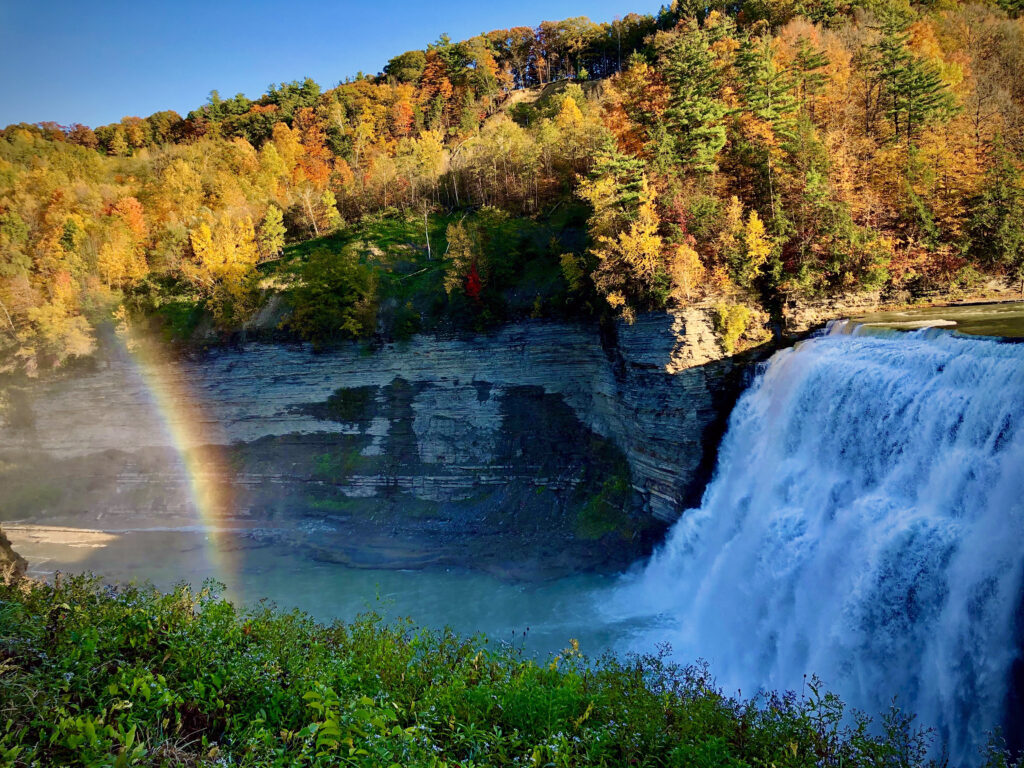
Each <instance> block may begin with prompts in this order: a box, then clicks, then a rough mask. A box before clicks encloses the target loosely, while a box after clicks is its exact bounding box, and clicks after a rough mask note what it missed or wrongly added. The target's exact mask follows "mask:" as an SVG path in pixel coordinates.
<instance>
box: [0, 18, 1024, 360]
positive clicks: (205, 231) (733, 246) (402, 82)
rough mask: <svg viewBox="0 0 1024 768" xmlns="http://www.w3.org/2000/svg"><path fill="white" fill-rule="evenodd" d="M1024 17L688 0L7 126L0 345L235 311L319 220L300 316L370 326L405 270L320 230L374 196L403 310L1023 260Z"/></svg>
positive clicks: (2, 138)
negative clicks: (402, 243) (411, 230)
mask: <svg viewBox="0 0 1024 768" xmlns="http://www.w3.org/2000/svg"><path fill="white" fill-rule="evenodd" d="M1020 12H1021V7H1020V3H1019V2H1017V0H1004V1H1001V2H981V3H973V4H965V3H960V2H956V1H955V0H942V1H940V2H931V3H923V4H907V3H905V2H901V1H900V0H861V1H859V2H852V3H843V2H836V1H835V0H799V1H797V2H793V0H748V2H740V3H711V4H693V3H690V2H686V0H675V1H674V2H673V3H672V5H671V6H666V7H664V8H662V10H661V11H660V12H659V13H658V14H656V15H638V14H628V15H626V16H624V17H623V18H622V19H620V20H617V21H615V22H611V23H606V24H596V23H593V22H591V21H589V20H588V19H586V18H582V17H578V18H571V19H566V20H564V21H560V22H542V23H541V24H540V25H538V26H537V27H526V26H523V27H514V28H511V29H503V30H494V31H491V32H488V33H486V34H481V35H478V36H476V37H474V38H471V39H469V40H463V41H459V42H454V41H452V40H450V39H449V38H448V37H447V36H442V37H441V38H439V39H438V40H437V41H435V42H433V43H431V44H429V45H427V46H426V48H425V49H423V50H416V51H407V52H405V53H401V54H399V55H397V56H395V57H394V58H392V59H390V60H389V61H388V63H387V65H386V66H385V67H384V69H383V72H381V73H380V74H378V75H374V76H363V75H360V76H359V77H357V78H355V79H350V80H348V81H346V82H343V83H341V84H340V85H338V86H337V87H334V88H331V89H327V90H324V89H323V88H321V86H320V85H318V84H317V83H315V82H313V81H312V80H310V79H306V80H303V81H301V82H299V81H297V82H291V83H280V84H276V85H272V86H271V87H269V88H268V89H267V92H266V93H265V94H263V95H262V96H261V97H260V98H258V99H255V100H250V99H248V98H246V97H245V96H244V95H242V94H238V95H236V96H234V97H231V98H227V99H225V98H222V97H221V96H220V95H219V94H218V93H217V92H216V91H213V92H211V94H210V98H209V100H208V101H207V103H205V104H203V105H202V106H200V107H198V108H196V109H195V110H193V111H192V112H190V113H188V114H187V115H185V116H184V117H182V116H180V115H178V114H177V113H175V112H171V111H162V112H157V113H156V114H153V115H150V116H149V117H145V118H141V117H125V118H123V119H122V120H121V121H120V122H118V123H115V124H111V125H106V126H98V127H95V128H89V127H87V126H83V125H77V124H76V125H72V126H60V125H56V124H53V123H42V124H36V125H28V124H18V125H11V126H8V127H7V128H5V129H4V130H3V131H2V132H0V352H2V353H3V355H4V358H5V359H6V360H7V363H6V365H7V366H8V367H11V366H21V367H24V368H27V369H29V370H34V369H36V368H38V367H47V366H54V365H58V364H60V363H61V362H62V361H64V360H66V359H68V358H73V357H76V356H81V355H86V354H89V352H90V351H91V350H92V349H93V347H94V345H95V338H96V332H97V331H96V329H97V328H98V327H100V326H101V325H103V324H104V323H120V324H122V325H123V324H125V323H128V322H129V321H130V320H131V319H132V318H133V317H135V316H138V315H140V314H142V315H146V314H147V313H149V314H152V313H153V312H154V311H155V310H156V309H159V307H160V306H161V305H167V304H168V302H170V303H174V302H178V303H179V304H180V303H181V302H182V301H184V302H190V303H191V304H193V305H195V306H198V307H202V308H203V311H204V312H205V313H206V314H207V316H209V317H210V318H212V322H213V323H214V324H215V325H216V326H217V327H219V328H221V329H231V328H237V327H239V326H240V325H241V324H242V323H244V322H245V321H246V320H248V319H249V318H250V317H251V316H252V315H253V313H254V312H256V311H257V310H258V308H259V307H260V305H261V302H262V301H263V300H264V299H265V296H266V294H267V292H268V291H270V292H273V291H274V290H278V289H279V288H280V286H279V285H278V286H277V288H275V285H274V281H273V280H269V279H268V276H267V275H268V273H270V272H273V269H270V268H268V267H267V265H273V264H274V263H275V262H277V261H279V260H280V256H281V254H282V250H283V249H285V248H286V246H288V247H291V246H290V245H289V244H296V243H301V242H303V241H307V240H310V239H322V238H326V239H324V240H323V243H325V244H326V245H324V246H323V247H319V246H318V247H317V248H316V249H313V250H311V251H310V253H315V254H316V255H315V258H313V259H312V261H311V262H310V261H309V259H307V257H306V256H303V258H302V263H301V264H297V265H296V267H295V269H294V270H292V272H291V273H290V274H291V278H290V280H291V282H288V281H287V280H286V281H284V282H285V284H287V286H288V295H289V297H290V301H292V303H293V304H294V305H295V313H296V318H297V319H296V321H295V322H294V323H293V326H292V327H293V328H294V329H297V332H300V335H302V333H303V332H305V331H303V329H306V330H309V329H315V333H316V336H317V337H318V338H323V337H331V336H332V335H334V336H337V337H338V338H351V337H359V336H365V335H372V334H373V333H375V332H379V330H380V329H379V328H378V327H377V326H376V325H375V322H374V320H373V315H374V302H375V299H374V296H375V295H378V294H380V292H381V291H386V290H391V288H394V286H395V285H397V282H396V281H397V279H398V278H390V277H389V276H388V274H386V273H387V272H389V271H391V270H392V267H391V266H390V265H389V266H388V267H387V268H386V269H385V268H383V267H380V265H379V263H377V262H373V263H371V262H372V259H369V258H368V257H367V255H366V253H363V252H360V253H354V252H353V248H354V246H352V245H351V243H350V244H349V246H346V248H340V249H337V250H336V251H334V252H333V253H334V256H333V257H332V255H331V252H330V248H329V245H330V243H331V242H332V240H331V238H332V237H334V236H336V235H338V234H339V233H344V232H350V233H352V232H356V231H357V230H358V231H360V232H362V231H364V230H365V222H366V221H367V220H368V217H369V218H371V219H372V218H373V217H377V219H376V220H379V219H380V217H385V218H387V217H391V218H394V219H398V220H401V221H404V222H407V223H408V222H415V221H419V222H421V224H420V235H421V236H422V237H421V240H420V241H417V248H421V249H422V253H421V254H419V256H417V259H419V261H417V262H416V263H415V265H414V266H416V267H417V269H419V267H420V265H423V270H425V271H426V272H427V274H428V276H430V275H435V276H436V279H434V280H433V282H430V283H429V286H430V290H432V291H433V292H434V299H433V301H432V303H431V305H430V306H431V307H432V308H433V309H429V310H428V309H424V307H423V306H420V305H419V304H417V302H416V301H414V300H412V299H411V298H410V299H409V300H408V301H405V299H406V298H408V297H407V296H405V295H404V294H403V295H402V296H401V297H400V298H401V300H402V301H400V302H399V305H398V310H395V311H396V312H398V314H400V315H401V322H400V324H401V325H402V327H404V328H410V329H415V328H418V327H420V325H421V321H422V317H421V315H423V313H424V312H428V311H447V312H450V313H454V314H456V315H459V314H461V315H466V316H471V317H473V318H475V321H474V322H476V324H477V326H479V324H480V323H486V322H491V321H495V320H499V319H501V318H502V317H506V316H508V315H509V314H510V313H513V309H514V308H513V309H510V307H512V304H511V303H510V299H509V297H510V296H511V295H512V293H514V291H515V290H519V291H520V292H522V290H524V289H523V285H524V280H525V279H526V278H525V277H524V275H525V272H526V271H531V270H532V271H531V272H530V275H531V277H530V280H532V281H533V282H531V283H530V285H531V286H532V285H534V284H535V283H536V284H543V285H545V286H548V287H547V288H545V289H544V290H545V291H547V292H546V293H544V292H543V291H540V289H538V291H537V294H536V301H535V305H536V306H535V307H534V310H533V311H535V312H538V313H542V312H543V311H546V310H545V309H544V308H543V307H542V306H541V305H542V304H543V303H544V302H545V301H546V302H547V303H548V305H551V306H554V305H557V309H558V311H560V312H564V313H569V314H590V315H608V316H621V317H623V318H625V319H626V320H630V319H631V318H632V317H633V316H635V314H636V313H637V312H641V311H646V310H650V309H657V308H662V307H665V306H668V305H676V306H685V305H689V304H697V303H702V302H703V303H707V302H713V303H716V304H717V305H719V307H720V310H719V314H720V315H721V316H722V317H731V318H738V317H741V316H742V317H744V318H746V315H744V313H743V312H737V311H733V310H732V309H730V307H737V306H747V307H750V308H751V309H752V310H754V311H755V313H756V312H758V311H760V310H765V311H767V312H773V311H776V308H777V307H778V306H779V305H780V304H781V303H782V302H794V301H796V302H799V301H804V300H808V299H812V298H815V297H821V296H826V295H829V294H833V293H836V292H851V291H860V290H866V289H876V290H884V291H889V292H891V293H894V294H898V293H899V292H908V291H909V292H915V291H928V290H935V289H937V288H942V287H949V286H961V287H963V288H965V289H969V288H970V287H971V286H973V285H976V284H979V283H981V282H982V281H984V280H986V279H989V278H991V277H993V276H995V277H999V278H1001V279H1004V280H1007V281H1013V280H1016V281H1021V280H1024V169H1022V159H1024V78H1021V77H1020V73H1021V72H1024V20H1022V18H1021V16H1020ZM573 212H579V214H578V216H577V219H578V221H577V220H574V219H573V216H574V215H576V214H574V213H573ZM559 216H562V217H563V219H557V217H559ZM467 217H468V218H467ZM553 217H554V218H553ZM510 222H511V223H510ZM515 222H518V224H516V225H515V226H513V225H512V223H515ZM553 222H554V223H553ZM559 222H561V223H559ZM566 222H568V224H571V225H573V226H576V225H578V227H577V228H578V229H579V232H580V234H581V236H580V237H574V236H571V233H570V230H571V229H572V227H571V226H568V225H567V226H562V224H566ZM574 222H575V223H574ZM410 226H411V225H410ZM359 227H364V229H358V228H359ZM439 227H440V231H438V228H439ZM432 230H433V235H432V234H431V232H432ZM523 232H527V233H528V234H526V235H524V234H523ZM547 232H552V233H553V234H552V236H551V237H550V238H548V241H547V242H545V243H543V244H542V245H537V244H536V243H535V242H533V241H531V240H530V238H533V240H537V239H538V238H539V237H541V233H547ZM510 233H511V234H510ZM566 233H570V234H566ZM431 237H433V242H431ZM350 239H351V238H350ZM528 241H530V242H532V244H529V243H528ZM318 242H319V240H318ZM524 244H526V245H524ZM364 245H365V243H364ZM324 248H327V250H326V251H325V250H324ZM523 248H526V250H525V251H524V250H523ZM516 249H519V250H516ZM370 250H371V251H372V248H371V249H370ZM288 253H289V254H290V253H291V251H288ZM375 264H376V266H375ZM375 270H376V271H375ZM545 270H546V271H545ZM378 273H379V274H378ZM275 274H276V273H275ZM281 274H282V275H283V274H284V272H281ZM416 274H418V272H417V273H416ZM538 275H540V277H538ZM517 281H518V282H517ZM555 283H557V286H555V287H554V288H551V286H553V285H555ZM389 286H391V288H389ZM531 290H533V289H532V288H531ZM380 295H381V296H382V295H383V294H380ZM325 296H329V297H330V301H325V300H324V297H325ZM315 297H318V298H315ZM378 298H380V296H378ZM413 298H415V297H413ZM314 300H315V301H317V302H318V306H317V307H310V306H304V305H303V302H310V301H314ZM402 302H404V303H402ZM385 303H386V302H381V306H382V307H383V306H384V304H385ZM391 303H392V304H393V303H394V302H391ZM329 306H337V307H338V311H337V312H336V313H334V314H333V315H332V314H331V313H328V312H326V309H325V307H329ZM438 307H440V308H441V309H438ZM748 314H749V313H748ZM746 322H747V320H746V319H744V320H743V324H744V325H745V324H746ZM309 332H310V333H313V331H309ZM730 333H732V331H730Z"/></svg>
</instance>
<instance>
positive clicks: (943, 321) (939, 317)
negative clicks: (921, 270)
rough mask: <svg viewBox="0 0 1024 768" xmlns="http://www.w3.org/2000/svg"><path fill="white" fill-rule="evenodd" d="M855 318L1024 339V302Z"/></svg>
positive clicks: (870, 322) (889, 325)
mask: <svg viewBox="0 0 1024 768" xmlns="http://www.w3.org/2000/svg"><path fill="white" fill-rule="evenodd" d="M854 319H855V320H856V321H857V322H858V323H864V324H868V325H877V326H882V327H887V328H898V329H902V330H912V329H915V328H922V327H938V328H946V329H948V330H950V331H953V332H956V333H961V334H967V335H969V336H994V337H1001V338H1007V339H1024V301H1011V302H1002V303H997V304H960V305H957V306H952V307H923V308H920V309H905V310H901V311H898V312H874V313H871V314H867V315H860V316H858V317H856V318H854Z"/></svg>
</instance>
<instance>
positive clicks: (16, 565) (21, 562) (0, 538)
mask: <svg viewBox="0 0 1024 768" xmlns="http://www.w3.org/2000/svg"><path fill="white" fill-rule="evenodd" d="M26 568H28V563H27V562H25V558H23V557H22V556H21V555H19V554H18V553H17V552H15V551H14V548H13V547H11V542H10V540H9V539H8V538H7V537H6V536H5V535H4V532H3V531H2V530H0V578H2V577H3V576H5V575H10V574H13V575H14V577H15V578H20V577H22V576H24V575H25V569H26Z"/></svg>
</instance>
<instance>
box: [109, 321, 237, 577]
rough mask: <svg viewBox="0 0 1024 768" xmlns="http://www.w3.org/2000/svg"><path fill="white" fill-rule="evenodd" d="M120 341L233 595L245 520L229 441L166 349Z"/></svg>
mask: <svg viewBox="0 0 1024 768" xmlns="http://www.w3.org/2000/svg"><path fill="white" fill-rule="evenodd" d="M117 337H118V340H119V341H120V346H121V347H122V349H123V351H124V352H125V359H126V360H127V361H128V362H129V363H130V364H131V366H132V368H133V369H134V372H135V373H136V374H137V375H138V376H139V378H140V379H141V381H142V382H143V384H144V388H145V391H146V392H147V393H148V395H149V397H150V399H151V403H152V405H153V407H154V410H155V411H156V413H157V414H158V415H159V418H160V421H161V422H162V424H163V426H164V428H165V429H166V432H167V436H168V437H169V438H170V441H171V444H172V446H173V447H174V450H175V452H176V454H177V456H178V458H179V459H180V461H181V464H182V468H183V471H184V476H185V480H186V483H187V486H188V491H189V496H190V501H191V506H192V507H193V509H194V511H195V514H196V516H197V520H198V523H199V525H200V527H201V528H202V529H203V530H204V533H205V548H206V554H207V558H208V560H209V562H210V564H211V566H212V567H213V569H214V572H215V573H216V578H217V580H218V581H220V582H222V583H223V584H224V585H225V586H226V587H227V591H228V592H229V595H230V592H231V591H232V587H233V586H234V585H235V584H236V583H237V582H236V578H235V577H236V576H237V574H238V569H237V565H238V563H237V556H236V549H237V548H236V547H235V546H234V543H233V541H232V538H233V535H234V534H235V533H236V531H237V530H238V528H239V521H238V518H237V516H236V514H235V511H236V504H235V497H234V487H233V482H232V479H233V470H232V468H231V465H230V463H229V462H228V460H227V457H226V455H225V451H224V446H225V445H227V440H225V439H224V437H223V435H222V433H221V432H220V425H219V422H218V420H217V419H216V418H214V417H212V416H211V415H210V414H208V413H207V412H206V409H205V408H204V406H203V403H202V400H201V398H199V397H196V396H195V394H194V393H193V392H192V391H191V388H190V386H189V384H188V380H187V377H186V376H184V375H182V371H181V368H180V366H179V365H178V363H177V362H176V361H175V360H174V359H173V357H172V356H171V355H170V354H168V351H167V349H166V347H165V346H164V345H162V344H160V343H159V342H158V341H155V340H153V339H149V338H142V337H139V336H137V335H134V334H129V333H118V334H117Z"/></svg>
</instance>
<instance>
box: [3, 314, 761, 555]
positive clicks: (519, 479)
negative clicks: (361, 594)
mask: <svg viewBox="0 0 1024 768" xmlns="http://www.w3.org/2000/svg"><path fill="white" fill-rule="evenodd" d="M746 362H747V360H745V359H737V358H723V357H722V353H721V351H720V349H719V346H718V344H717V342H716V340H715V338H714V334H713V332H712V330H711V326H710V324H709V322H708V319H707V317H706V316H705V314H704V313H703V312H701V311H699V310H691V311H689V312H681V313H677V314H651V315H646V316H641V317H640V318H639V319H638V320H637V322H636V323H635V324H634V325H631V326H627V325H620V326H617V327H615V328H609V329H606V331H605V332H604V333H603V334H602V332H601V331H600V330H599V329H597V328H595V327H593V326H585V325H571V324H558V323H548V322H539V321H534V322H524V323H518V324H515V325H510V326H507V327H505V328H502V329H501V330H499V331H496V332H495V333H493V334H490V335H488V336H482V337H476V338H472V339H451V338H437V337H430V336H419V337H414V338H413V339H411V340H410V341H408V342H403V343H396V344H389V345H386V346H384V347H383V348H381V349H379V350H376V351H374V352H372V353H368V352H366V351H365V350H364V349H362V348H360V347H358V346H355V345H353V346H350V347H346V348H342V349H338V350H334V351H332V352H329V353H323V354H315V353H313V352H311V351H310V350H309V349H307V348H304V347H299V346H287V345H267V344H250V345H245V346H243V347H241V348H237V349H227V348H221V349H217V350H214V351H213V352H211V353H209V354H207V355H204V356H203V357H202V358H198V359H191V360H181V361H177V362H173V363H172V362H166V363H163V364H160V365H155V366H149V367H148V368H147V369H145V370H143V369H140V367H139V366H138V364H137V361H136V360H134V359H132V358H131V357H130V356H128V355H125V354H121V355H112V356H110V357H109V358H108V359H106V360H104V361H102V362H101V363H100V365H99V366H98V367H97V369H96V370H95V371H94V372H92V373H89V374H87V375H77V376H75V377H72V378H69V379H66V380H62V381H49V382H41V383H37V384H34V385H32V386H29V387H25V388H22V389H19V390H18V391H16V392H11V393H10V394H9V396H8V402H9V403H10V406H9V407H8V410H7V413H6V415H5V417H4V419H5V420H4V423H3V425H2V426H0V445H2V449H0V454H2V457H3V458H4V460H5V461H6V462H7V464H6V465H5V470H4V471H3V472H2V477H0V482H2V483H3V484H4V485H5V486H6V487H8V488H9V489H10V493H9V494H8V504H7V506H6V508H5V510H4V515H5V518H6V519H11V518H18V517H23V516H28V515H29V514H38V511H39V510H40V509H43V510H46V511H47V512H48V513H49V514H50V516H51V517H53V518H55V519H59V520H61V521H63V522H65V523H66V522H67V521H69V520H70V519H72V518H74V516H75V515H79V514H97V513H99V512H100V511H101V510H102V513H103V514H104V515H105V516H106V518H107V520H109V519H110V518H111V517H112V516H116V517H117V518H120V519H125V520H126V519H129V518H130V516H131V515H132V514H133V511H135V510H138V509H145V510H147V511H148V512H150V513H156V514H166V515H169V516H179V517H181V518H185V517H187V516H188V515H189V514H191V512H190V509H191V507H192V505H193V501H192V500H191V499H190V491H189V481H190V478H189V477H186V476H185V473H184V472H183V468H182V464H181V462H180V459H179V457H178V454H179V452H180V451H182V450H184V451H186V452H192V453H193V455H192V458H191V460H190V461H189V462H188V465H189V466H191V467H192V474H195V473H199V474H200V475H202V474H203V473H205V474H206V475H207V477H206V478H205V479H204V480H202V482H203V483H206V484H210V483H215V484H218V485H221V486H225V487H229V488H230V489H231V493H232V494H233V501H234V503H233V505H232V508H233V511H232V514H233V515H235V516H238V517H242V518H245V519H247V520H249V521H257V522H258V521H267V520H273V521H275V523H280V522H281V521H282V520H293V521H294V520H301V521H305V522H307V523H308V522H310V521H319V522H318V523H317V525H314V526H313V527H312V528H309V530H315V533H308V532H306V533H303V531H305V530H307V529H306V528H303V527H302V526H299V525H296V526H294V528H293V531H292V533H293V534H294V540H295V542H296V543H299V544H302V545H303V546H306V547H308V548H310V549H311V550H313V551H314V552H315V553H316V555H317V556H318V557H323V558H325V559H331V560H341V561H343V562H347V563H349V564H352V565H365V566H373V567H376V566H394V567H420V566H426V565H453V564H466V560H467V557H468V558H469V559H470V560H471V561H474V562H472V564H474V565H479V566H481V567H488V568H490V569H492V570H495V571H498V572H501V573H504V574H510V575H522V574H525V573H526V572H528V571H529V572H538V571H539V572H541V573H543V574H545V575H548V574H550V575H554V574H557V573H560V572H565V571H571V570H580V569H588V568H619V567H623V566H624V565H626V564H627V563H628V562H629V561H630V560H632V559H633V558H635V557H638V556H640V555H641V554H643V553H644V552H645V551H647V550H648V549H649V548H650V546H651V545H652V543H653V542H654V541H655V540H657V538H658V534H659V532H660V530H662V529H663V527H664V525H665V524H666V523H667V522H670V521H672V520H674V519H675V518H676V517H677V516H678V515H679V514H680V512H681V510H682V509H683V508H684V507H685V505H687V504H693V503H695V502H696V501H697V500H698V499H699V495H700V493H701V491H702V488H703V485H704V482H705V480H706V474H707V471H708V468H709V467H710V466H711V461H710V460H711V456H712V454H713V450H714V447H715V444H716V443H717V436H718V434H719V433H720V431H721V429H722V428H723V426H724V418H725V416H726V414H728V412H729V410H730V408H731V405H732V402H733V400H734V399H735V397H736V395H737V393H738V391H739V388H740V386H741V384H742V382H741V375H740V374H741V371H742V367H743V365H744V364H745V363H746ZM204 452H205V453H204ZM214 452H215V453H216V454H218V455H219V459H218V458H216V457H214V455H213V453H214ZM191 481H192V485H193V486H195V482H196V479H195V477H192V478H191ZM307 528H308V526H307ZM467 547H469V549H468V550H467V549H466V548H467Z"/></svg>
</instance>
